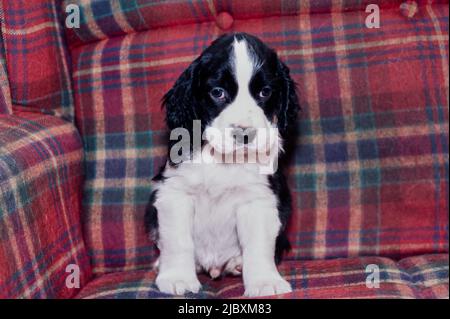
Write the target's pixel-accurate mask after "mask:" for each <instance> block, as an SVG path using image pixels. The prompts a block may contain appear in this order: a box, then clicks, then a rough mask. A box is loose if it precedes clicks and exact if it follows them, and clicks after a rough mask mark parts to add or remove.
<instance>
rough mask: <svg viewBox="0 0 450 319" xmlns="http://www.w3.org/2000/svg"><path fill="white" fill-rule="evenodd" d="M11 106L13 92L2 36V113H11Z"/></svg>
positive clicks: (0, 79)
mask: <svg viewBox="0 0 450 319" xmlns="http://www.w3.org/2000/svg"><path fill="white" fill-rule="evenodd" d="M11 107H12V106H11V93H10V92H9V82H8V74H7V71H6V59H5V51H4V47H3V40H2V38H1V37H0V114H10V113H11Z"/></svg>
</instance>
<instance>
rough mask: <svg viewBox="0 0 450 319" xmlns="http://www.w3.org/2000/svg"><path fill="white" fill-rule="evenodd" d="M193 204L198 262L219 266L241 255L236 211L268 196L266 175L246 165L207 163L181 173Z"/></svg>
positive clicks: (203, 264)
mask: <svg viewBox="0 0 450 319" xmlns="http://www.w3.org/2000/svg"><path fill="white" fill-rule="evenodd" d="M183 175H184V176H183V178H184V179H185V183H186V187H187V189H188V190H189V192H190V193H191V195H192V198H193V203H194V221H193V226H194V231H193V237H194V244H195V250H196V259H197V262H198V263H199V264H200V265H202V266H203V267H204V268H206V269H208V267H210V266H218V267H221V266H222V265H224V264H225V263H226V262H227V261H228V260H229V259H230V258H232V257H236V256H239V255H240V254H241V250H240V246H239V240H238V236H237V229H236V225H237V218H236V210H237V209H238V208H239V206H241V205H242V204H245V203H248V202H249V201H252V200H254V199H256V198H258V197H261V196H267V191H268V186H267V176H264V175H260V174H258V172H254V171H252V170H251V169H250V170H249V169H248V168H246V167H238V166H233V165H230V166H226V165H207V166H203V167H201V166H199V167H191V168H190V169H189V170H186V172H183Z"/></svg>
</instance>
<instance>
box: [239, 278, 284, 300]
mask: <svg viewBox="0 0 450 319" xmlns="http://www.w3.org/2000/svg"><path fill="white" fill-rule="evenodd" d="M288 292H292V288H291V285H290V284H289V283H288V282H287V281H286V280H284V279H283V278H282V277H281V276H276V277H274V278H270V279H259V280H255V281H250V282H249V283H247V284H246V285H245V293H244V296H246V297H262V296H272V295H279V294H285V293H288Z"/></svg>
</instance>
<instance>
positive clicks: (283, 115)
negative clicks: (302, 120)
mask: <svg viewBox="0 0 450 319" xmlns="http://www.w3.org/2000/svg"><path fill="white" fill-rule="evenodd" d="M278 72H279V74H280V76H281V78H282V79H283V87H282V94H281V98H280V106H279V109H278V115H277V116H278V130H279V131H280V134H281V136H282V137H283V138H285V139H286V137H288V136H290V134H291V133H294V132H295V129H296V125H297V114H298V112H299V110H300V104H299V102H298V97H297V91H296V84H295V82H294V81H293V80H292V78H291V76H290V74H289V68H288V67H287V66H286V65H285V64H284V63H283V62H282V61H281V60H278Z"/></svg>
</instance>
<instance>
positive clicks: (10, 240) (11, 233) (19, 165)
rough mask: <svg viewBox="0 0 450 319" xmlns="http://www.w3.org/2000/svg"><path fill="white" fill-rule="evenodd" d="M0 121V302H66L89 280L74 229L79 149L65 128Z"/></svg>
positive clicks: (41, 121)
mask: <svg viewBox="0 0 450 319" xmlns="http://www.w3.org/2000/svg"><path fill="white" fill-rule="evenodd" d="M14 111H15V112H14V114H15V115H0V299H1V298H69V297H72V296H74V295H75V294H76V293H77V292H78V289H70V288H68V287H67V286H66V284H65V281H66V277H67V276H68V275H69V273H66V267H67V266H68V265H69V264H75V265H77V266H78V267H79V270H80V283H81V285H84V284H85V283H86V282H87V280H88V279H89V278H90V265H89V259H88V257H87V254H86V250H85V247H84V242H83V238H82V234H81V225H80V200H81V199H80V194H81V192H80V190H81V186H82V185H81V183H82V158H83V151H82V147H81V143H80V138H79V135H78V133H77V131H76V130H75V128H74V127H73V125H72V124H69V123H67V122H65V121H62V120H60V119H58V118H56V117H53V116H48V115H42V114H38V113H30V112H23V111H22V110H19V109H15V110H14Z"/></svg>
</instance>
